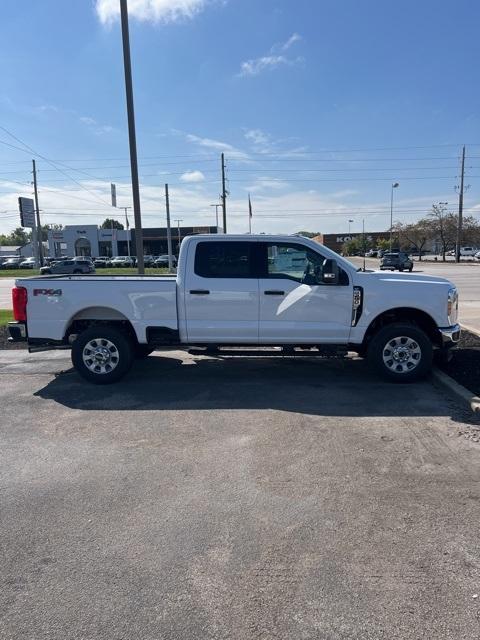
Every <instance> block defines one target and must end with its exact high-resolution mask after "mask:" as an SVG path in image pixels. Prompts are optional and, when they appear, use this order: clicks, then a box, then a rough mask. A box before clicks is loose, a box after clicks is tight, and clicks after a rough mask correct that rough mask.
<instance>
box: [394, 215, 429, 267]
mask: <svg viewBox="0 0 480 640" xmlns="http://www.w3.org/2000/svg"><path fill="white" fill-rule="evenodd" d="M394 230H395V232H396V233H397V235H398V237H399V238H400V245H401V246H402V248H405V249H406V250H407V251H408V250H411V249H414V250H415V251H416V252H418V259H419V260H421V259H422V251H423V248H424V247H425V245H426V243H427V241H428V240H429V239H430V238H432V237H433V235H434V230H433V225H432V220H430V219H429V218H422V219H421V220H419V221H418V222H413V223H409V224H402V223H401V222H397V224H396V225H395V227H394Z"/></svg>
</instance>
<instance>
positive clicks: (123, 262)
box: [110, 256, 133, 267]
mask: <svg viewBox="0 0 480 640" xmlns="http://www.w3.org/2000/svg"><path fill="white" fill-rule="evenodd" d="M110 266H112V267H133V260H132V259H131V258H129V257H128V256H116V257H115V258H113V260H112V261H111V262H110Z"/></svg>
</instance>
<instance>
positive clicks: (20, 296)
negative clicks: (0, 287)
mask: <svg viewBox="0 0 480 640" xmlns="http://www.w3.org/2000/svg"><path fill="white" fill-rule="evenodd" d="M27 299H28V296H27V290H26V289H25V287H15V288H14V289H12V301H13V317H14V318H15V320H16V321H17V322H26V321H27Z"/></svg>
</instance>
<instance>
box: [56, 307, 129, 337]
mask: <svg viewBox="0 0 480 640" xmlns="http://www.w3.org/2000/svg"><path fill="white" fill-rule="evenodd" d="M92 325H110V326H114V327H116V328H117V329H121V330H122V331H123V332H124V333H126V334H127V335H128V336H129V337H130V338H131V339H132V340H134V341H135V342H137V343H138V337H137V334H136V331H135V329H134V327H133V325H132V323H131V322H130V320H129V319H128V318H127V317H126V316H125V315H124V314H123V313H121V312H120V311H118V310H117V309H113V308H111V307H104V306H98V305H97V306H91V307H85V308H84V309H81V310H80V311H77V312H76V313H75V314H74V315H73V316H72V317H71V318H70V319H69V321H68V322H67V328H66V331H65V335H64V339H65V341H66V342H69V341H71V336H74V335H76V334H78V333H80V332H81V331H84V330H85V329H87V328H88V327H91V326H92Z"/></svg>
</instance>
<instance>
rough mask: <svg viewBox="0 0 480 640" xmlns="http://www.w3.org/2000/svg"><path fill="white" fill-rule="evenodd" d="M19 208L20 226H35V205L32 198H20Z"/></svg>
mask: <svg viewBox="0 0 480 640" xmlns="http://www.w3.org/2000/svg"><path fill="white" fill-rule="evenodd" d="M18 208H19V209H20V224H21V226H22V227H30V228H31V229H33V227H34V226H35V205H34V204H33V200H32V198H19V199H18Z"/></svg>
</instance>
